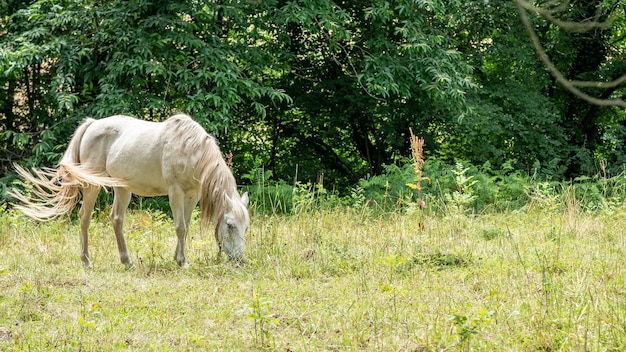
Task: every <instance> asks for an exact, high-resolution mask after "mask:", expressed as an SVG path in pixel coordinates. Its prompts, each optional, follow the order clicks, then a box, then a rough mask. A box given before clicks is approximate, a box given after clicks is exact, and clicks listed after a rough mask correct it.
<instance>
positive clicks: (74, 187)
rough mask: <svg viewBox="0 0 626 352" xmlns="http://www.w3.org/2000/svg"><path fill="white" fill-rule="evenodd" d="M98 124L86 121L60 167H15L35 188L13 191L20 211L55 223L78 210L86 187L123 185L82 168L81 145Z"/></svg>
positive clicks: (79, 129) (77, 131) (118, 181)
mask: <svg viewBox="0 0 626 352" xmlns="http://www.w3.org/2000/svg"><path fill="white" fill-rule="evenodd" d="M94 121H95V120H93V119H86V120H85V122H83V123H82V124H81V125H80V126H79V127H78V129H76V132H74V136H73V137H72V139H71V140H70V143H69V145H68V147H67V150H66V151H65V153H64V154H63V159H62V160H61V162H60V163H59V166H58V167H57V168H41V169H33V170H32V173H31V172H29V171H27V170H25V169H24V168H22V167H21V166H19V165H17V164H15V165H14V166H15V170H16V171H17V173H18V174H19V175H20V176H21V177H22V179H23V180H24V181H26V182H27V183H28V184H30V186H31V187H30V189H29V192H28V193H27V194H23V193H21V192H20V191H18V190H17V189H13V190H12V191H9V195H11V196H12V197H14V198H15V199H17V200H18V201H19V202H20V203H22V204H20V205H16V208H17V209H19V210H21V211H22V212H23V213H24V214H26V215H28V216H29V217H31V218H33V219H36V220H40V221H46V220H51V219H54V218H55V217H58V216H61V215H64V214H68V213H69V212H71V211H72V209H74V207H75V206H76V203H77V202H78V198H79V195H80V189H81V188H83V187H86V186H89V185H94V186H109V187H122V186H123V182H122V181H121V180H116V179H113V178H110V177H108V176H106V175H105V174H102V173H100V174H98V173H94V172H90V171H89V170H86V169H84V168H83V167H81V165H80V156H79V154H80V153H79V152H80V144H81V141H82V139H83V135H84V134H85V131H86V130H87V128H88V127H89V126H90V125H91V124H92V123H93V122H94Z"/></svg>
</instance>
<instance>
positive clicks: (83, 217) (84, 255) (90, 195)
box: [78, 186, 100, 268]
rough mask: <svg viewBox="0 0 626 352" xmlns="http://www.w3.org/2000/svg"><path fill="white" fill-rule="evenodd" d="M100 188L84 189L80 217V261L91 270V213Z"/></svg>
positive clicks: (88, 187)
mask: <svg viewBox="0 0 626 352" xmlns="http://www.w3.org/2000/svg"><path fill="white" fill-rule="evenodd" d="M98 192H100V187H97V186H87V187H85V188H83V190H82V193H83V205H82V206H81V207H80V211H79V212H78V217H79V218H80V235H81V236H80V259H81V260H82V261H83V264H84V265H85V266H86V267H87V268H91V260H89V223H90V222H91V213H92V212H93V207H94V205H95V204H96V199H97V198H98Z"/></svg>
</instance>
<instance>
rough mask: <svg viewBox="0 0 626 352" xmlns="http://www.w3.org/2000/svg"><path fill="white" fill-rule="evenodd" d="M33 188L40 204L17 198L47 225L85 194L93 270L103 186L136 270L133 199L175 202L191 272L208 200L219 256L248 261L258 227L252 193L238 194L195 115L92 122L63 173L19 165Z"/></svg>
mask: <svg viewBox="0 0 626 352" xmlns="http://www.w3.org/2000/svg"><path fill="white" fill-rule="evenodd" d="M15 167H16V170H17V171H18V173H19V174H20V175H21V176H22V177H23V178H24V180H26V181H28V182H29V183H30V184H31V185H32V189H31V193H32V197H33V198H32V199H29V197H26V196H25V195H23V194H21V193H20V192H18V191H13V192H11V195H12V196H14V197H15V198H17V199H18V200H20V201H21V202H22V203H23V205H19V206H17V208H18V209H20V210H22V211H23V212H24V213H25V214H26V215H28V216H30V217H32V218H34V219H37V220H41V221H45V220H49V219H52V218H54V217H56V216H59V215H62V214H67V213H69V212H70V211H71V210H72V209H73V208H74V206H75V205H76V202H77V201H78V197H79V194H80V192H81V190H82V199H83V204H82V206H81V209H80V212H79V218H80V231H81V254H80V257H81V260H82V261H83V263H84V264H85V266H86V267H88V268H91V266H92V265H91V260H90V259H89V246H88V243H89V235H88V229H89V223H90V221H91V213H92V211H93V208H94V205H95V202H96V198H97V196H98V192H99V191H100V188H101V187H112V188H113V190H114V198H113V205H112V208H111V222H112V223H113V230H114V232H115V237H116V239H117V247H118V250H119V254H120V259H121V261H122V263H124V264H127V265H131V260H130V257H129V255H128V250H127V248H126V241H125V239H124V231H123V223H124V213H125V212H126V209H127V207H128V204H129V203H130V198H131V194H132V193H135V194H137V195H140V196H148V197H149V196H158V195H168V196H169V203H170V207H171V209H172V214H173V216H174V225H175V227H176V235H177V237H178V245H177V246H176V254H175V259H176V262H177V263H178V264H179V265H180V266H186V265H187V260H186V258H185V240H186V237H187V233H188V232H189V222H190V219H191V213H192V211H193V209H194V208H195V206H196V204H197V203H198V201H200V209H201V212H200V214H201V215H200V216H201V222H202V224H203V225H207V224H208V223H209V222H210V221H211V220H212V219H213V220H214V221H215V239H216V240H217V243H218V246H219V251H220V252H221V251H224V252H226V255H227V256H228V257H229V259H231V260H236V261H239V262H245V255H244V235H245V233H246V230H247V229H248V226H249V224H250V218H249V216H248V210H247V208H246V206H247V204H248V194H247V193H244V194H243V195H242V196H240V195H239V193H238V192H237V184H236V182H235V178H234V177H233V174H232V173H231V171H230V168H229V167H228V166H227V165H226V162H225V161H224V159H223V157H222V154H221V152H220V149H219V147H218V145H217V143H216V141H215V139H214V138H213V137H211V136H210V135H209V134H207V133H206V131H205V130H204V129H203V128H202V127H201V126H200V125H199V124H198V123H196V122H195V121H193V120H192V119H191V118H190V117H189V116H187V115H184V114H178V115H175V116H172V117H171V118H169V119H168V120H166V121H164V122H149V121H142V120H137V119H134V118H132V117H128V116H121V115H116V116H111V117H108V118H104V119H101V120H94V119H89V118H88V119H86V120H85V121H84V122H83V123H82V124H81V125H80V126H79V127H78V128H77V129H76V131H75V132H74V136H73V137H72V139H71V140H70V143H69V145H68V148H67V150H66V151H65V154H64V155H63V158H62V159H61V161H60V162H59V165H58V167H57V168H54V169H53V168H44V169H39V170H33V172H34V175H33V174H31V173H30V172H28V171H26V170H24V169H23V168H21V167H19V166H18V165H15Z"/></svg>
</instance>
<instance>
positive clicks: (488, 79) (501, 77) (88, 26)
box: [0, 0, 626, 210]
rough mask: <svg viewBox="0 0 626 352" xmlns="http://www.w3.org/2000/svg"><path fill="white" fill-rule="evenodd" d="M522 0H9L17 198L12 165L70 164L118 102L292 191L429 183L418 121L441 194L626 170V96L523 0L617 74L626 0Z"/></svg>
mask: <svg viewBox="0 0 626 352" xmlns="http://www.w3.org/2000/svg"><path fill="white" fill-rule="evenodd" d="M522 3H523V4H526V5H529V3H526V2H522V1H517V2H515V1H510V0H470V1H465V0H464V1H457V0H450V1H438V0H433V1H426V0H399V1H394V2H388V1H380V0H372V1H329V0H311V1H259V0H247V1H228V0H223V1H194V0H188V1H181V0H176V1H171V0H163V1H146V0H131V1H116V0H112V1H107V0H101V1H98V0H72V1H66V0H39V1H21V0H20V1H14V0H4V1H0V187H2V199H3V200H6V199H7V198H6V197H7V196H6V189H7V188H8V187H12V185H13V184H14V183H15V182H16V180H15V176H14V175H13V172H12V170H13V168H12V163H14V162H18V163H20V164H23V165H25V166H28V167H31V166H52V165H54V164H55V163H56V162H57V161H58V160H59V159H60V156H61V154H62V153H63V151H64V149H65V146H66V143H67V141H68V140H69V138H70V136H71V134H72V132H73V131H74V129H75V128H76V126H77V125H78V124H79V123H80V121H81V120H82V119H84V118H85V117H95V118H102V117H106V116H109V115H114V114H127V115H131V116H136V117H139V118H143V119H150V120H163V119H165V118H167V117H168V116H170V115H171V114H173V113H175V112H186V113H188V114H190V115H192V116H193V117H194V119H196V120H197V121H198V122H200V123H201V124H202V125H203V126H204V127H205V128H206V129H207V131H209V132H210V133H212V134H214V135H215V136H216V137H217V138H218V139H219V141H220V144H221V148H222V151H223V152H224V153H228V154H229V158H231V157H232V164H233V168H234V172H235V174H236V177H237V179H238V180H239V181H240V183H242V184H243V185H247V186H248V187H249V188H250V189H255V187H256V188H257V189H258V187H265V186H266V185H267V184H270V183H271V184H273V185H274V186H275V187H276V188H275V191H276V192H275V193H273V194H275V197H279V194H280V192H281V186H284V188H285V189H286V190H285V191H284V192H285V193H286V194H287V195H286V196H285V199H287V198H290V199H291V198H293V197H294V196H298V192H297V190H298V189H306V190H311V189H314V188H315V187H317V190H323V191H326V190H330V193H333V194H339V195H342V196H346V195H347V196H348V198H349V199H350V202H352V203H363V202H365V201H369V200H370V199H371V200H375V201H377V202H378V203H381V202H387V200H388V201H389V203H392V204H396V203H397V201H398V200H399V199H405V198H406V197H409V198H412V199H414V198H415V197H416V194H415V191H414V190H411V189H410V188H408V187H406V184H407V183H409V182H416V180H415V174H414V173H413V172H412V171H413V167H412V165H411V160H410V159H408V158H409V157H410V155H411V149H410V146H409V129H412V130H413V131H414V132H415V134H416V135H418V136H421V137H423V138H424V139H425V145H424V150H425V159H426V164H425V165H424V175H425V176H426V177H429V181H430V182H423V183H424V187H425V188H430V189H429V191H428V192H427V193H428V194H431V195H433V194H436V193H438V192H439V193H441V194H445V193H447V194H449V195H450V194H452V196H453V197H455V199H456V200H457V203H459V202H460V203H468V204H469V203H471V205H472V206H474V207H477V208H480V207H481V206H482V207H484V206H487V204H489V203H490V202H491V201H493V200H499V201H502V202H504V204H505V205H504V206H505V207H509V208H510V207H516V206H519V205H521V204H522V203H523V202H524V199H528V193H529V192H528V186H527V185H528V183H529V182H536V181H542V182H543V181H545V182H552V181H554V182H560V181H567V182H576V181H579V180H582V181H585V182H586V181H590V180H591V181H593V180H608V179H611V178H612V177H613V176H617V175H623V163H624V161H625V160H626V146H625V141H626V115H625V111H624V108H623V106H619V104H618V105H617V106H616V105H610V104H609V105H604V106H602V105H597V104H591V103H589V102H587V101H585V100H583V99H580V98H579V97H577V96H576V95H574V94H572V93H571V92H570V91H569V90H568V89H567V88H564V87H563V85H562V84H560V83H559V82H558V81H557V79H556V78H555V76H554V75H553V74H552V73H551V72H550V71H549V69H548V68H547V67H546V65H545V63H544V62H542V61H541V60H540V58H539V56H538V55H537V52H536V48H535V47H534V46H533V43H532V42H531V37H530V36H529V33H528V31H527V28H525V27H524V25H523V22H522V21H521V19H520V17H521V16H520V14H522V13H523V14H525V16H530V17H529V19H530V24H531V28H532V29H533V30H534V33H535V34H536V36H537V38H538V40H539V41H540V43H541V45H542V46H543V50H545V53H546V54H547V56H548V57H549V58H550V59H551V60H552V63H553V64H554V67H555V68H556V69H558V70H559V71H560V72H561V73H562V74H563V76H564V77H566V78H567V79H570V80H575V81H586V82H590V81H591V82H593V81H601V82H610V81H614V80H615V79H618V78H619V77H621V76H622V75H623V73H624V72H626V60H624V56H625V55H626V53H625V51H624V49H625V44H626V40H625V38H626V15H625V10H626V3H624V1H606V0H602V1H581V0H580V1H579V0H577V1H565V2H558V3H555V2H551V3H550V4H547V5H545V6H552V7H549V8H548V7H542V9H544V10H545V11H544V12H542V13H539V14H537V12H536V11H525V10H523V11H521V10H520V7H519V5H520V4H522ZM530 5H532V4H530ZM527 7H528V6H527ZM571 23H577V24H582V25H579V26H577V27H571V26H569V27H568V26H567V24H571ZM598 23H606V24H608V25H596V24H598ZM563 24H565V25H563ZM585 24H586V25H585ZM618 83H619V82H618ZM581 89H582V90H583V91H584V92H585V93H586V94H589V95H591V96H594V97H597V98H598V99H601V100H604V101H606V100H610V99H613V100H614V99H619V98H620V97H623V95H624V92H625V87H624V85H620V84H613V85H609V86H608V87H602V88H598V85H595V86H594V87H585V88H581ZM230 153H232V154H230ZM270 181H273V182H270ZM417 181H418V182H421V181H426V179H423V180H417ZM315 184H317V186H314V185H315ZM494 185H497V187H496V186H494ZM294 189H295V191H294ZM605 190H606V189H605ZM596 191H597V192H600V191H602V188H601V187H600V188H596ZM453 192H457V193H456V194H455V193H453ZM305 193H306V192H305ZM464 193H465V194H469V195H468V196H466V197H465V198H463V197H464V195H463V194H464ZM267 194H272V193H267ZM604 195H606V194H604ZM256 197H257V198H256V199H257V201H258V200H260V198H259V197H261V198H263V197H266V198H267V197H270V198H271V195H270V196H266V193H265V192H256ZM366 198H367V199H366ZM262 201H263V204H266V201H267V202H270V203H272V204H273V205H272V206H274V207H275V204H277V202H272V201H271V199H270V200H267V199H265V198H263V199H262ZM278 203H280V204H281V206H285V207H287V206H288V205H287V203H288V201H287V200H284V201H282V203H281V202H278ZM481 204H482V205H481ZM274 210H275V209H274Z"/></svg>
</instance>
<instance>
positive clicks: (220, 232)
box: [215, 192, 250, 263]
mask: <svg viewBox="0 0 626 352" xmlns="http://www.w3.org/2000/svg"><path fill="white" fill-rule="evenodd" d="M224 198H225V200H224V202H225V203H224V204H225V209H224V214H223V215H222V217H221V218H219V219H217V224H216V225H215V239H216V240H217V244H218V245H219V247H220V251H224V252H225V253H226V255H227V256H228V259H230V260H235V261H238V262H240V263H245V261H246V256H245V254H244V249H245V247H244V238H245V234H246V231H247V230H248V226H250V217H249V216H248V209H247V208H246V206H247V205H248V193H247V192H246V193H244V194H243V195H242V196H239V194H238V193H237V192H235V193H233V195H232V197H229V196H228V195H227V194H226V193H224Z"/></svg>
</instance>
